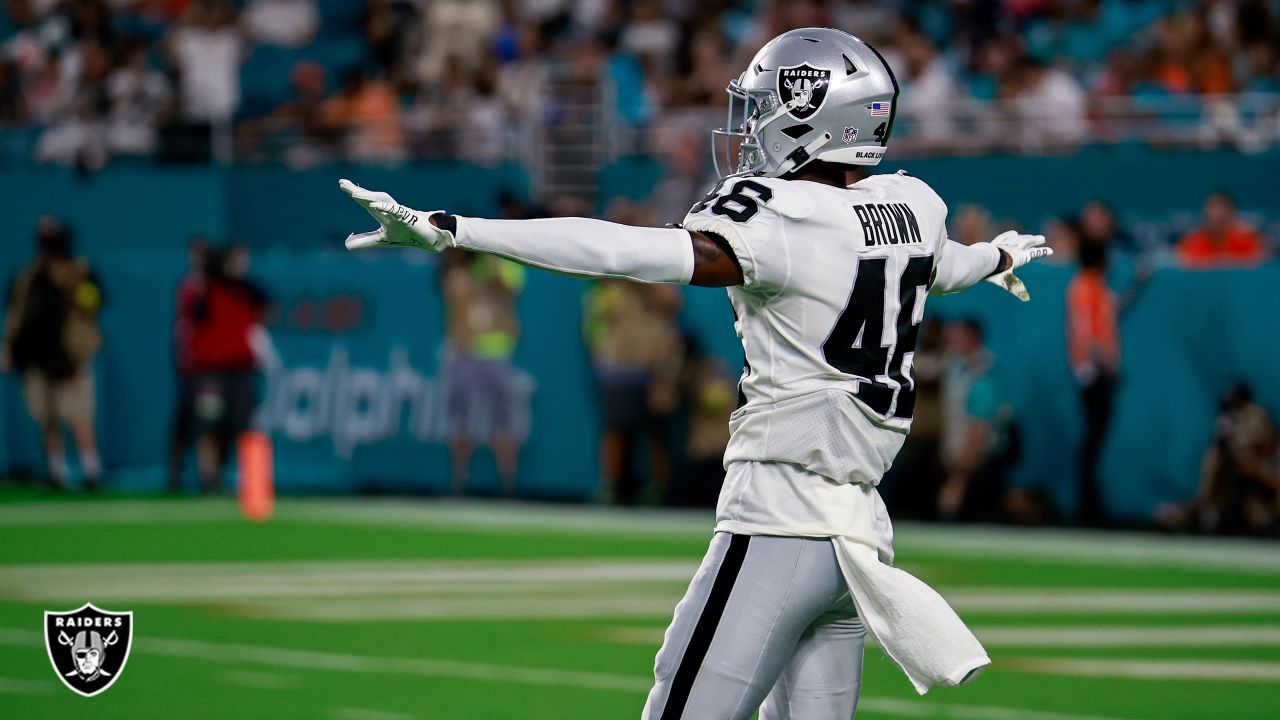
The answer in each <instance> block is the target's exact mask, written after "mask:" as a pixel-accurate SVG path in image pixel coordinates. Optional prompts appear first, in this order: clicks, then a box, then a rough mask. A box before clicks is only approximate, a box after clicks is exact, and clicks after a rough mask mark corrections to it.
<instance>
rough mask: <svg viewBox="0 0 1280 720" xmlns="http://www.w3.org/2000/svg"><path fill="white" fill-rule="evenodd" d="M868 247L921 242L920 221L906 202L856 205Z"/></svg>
mask: <svg viewBox="0 0 1280 720" xmlns="http://www.w3.org/2000/svg"><path fill="white" fill-rule="evenodd" d="M853 211H854V212H855V213H857V215H858V222H860V223H862V235H863V237H864V238H866V242H867V247H872V246H875V245H906V244H908V243H918V242H920V223H919V222H918V221H917V220H916V214H915V213H913V212H911V208H910V207H909V206H908V205H907V204H906V203H885V204H880V203H868V204H866V205H854V206H853Z"/></svg>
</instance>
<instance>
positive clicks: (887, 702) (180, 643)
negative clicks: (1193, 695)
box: [0, 628, 1123, 720]
mask: <svg viewBox="0 0 1280 720" xmlns="http://www.w3.org/2000/svg"><path fill="white" fill-rule="evenodd" d="M39 641H40V638H39V635H38V634H37V633H33V632H27V631H23V630H13V629H9V628H0V645H20V646H21V645H27V644H30V643H35V642H39ZM133 651H134V652H139V653H144V654H151V655H159V656H163V657H176V658H190V659H197V660H202V661H206V662H208V661H213V662H227V663H245V664H252V665H267V666H275V667H288V668H296V669H306V670H326V671H332V672H345V673H372V674H380V675H410V676H418V677H446V678H455V679H466V680H489V681H495V682H500V683H521V684H531V685H543V686H552V687H571V688H578V689H583V690H612V691H619V692H627V693H635V694H640V693H643V692H645V691H646V690H648V689H649V686H650V684H651V680H650V678H648V677H644V676H639V675H620V674H616V673H598V672H582V671H574V670H550V669H545V668H526V667H517V666H510V665H491V664H485V663H471V662H457V661H452V660H429V659H424V658H384V657H369V656H362V655H350V654H344V653H322V652H311V651H305V650H289V649H284V648H276V647H268V646H261V645H224V644H220V643H207V642H200V641H195V640H180V639H159V638H147V637H140V638H136V639H135V647H134V650H133ZM859 707H860V708H862V709H864V710H870V711H872V712H877V713H881V714H885V715H894V716H898V717H908V718H942V719H944V720H1123V719H1122V718H1115V717H1103V716H1096V715H1076V714H1070V713H1055V712H1043V711H1039V710H1025V709H1022V708H1011V707H998V706H989V705H958V704H942V703H933V702H925V701H917V700H897V699H891V698H876V697H864V698H862V699H861V700H859ZM344 711H345V712H347V713H348V714H345V715H338V714H337V713H342V712H344ZM351 711H355V712H356V713H357V714H356V715H351V714H350V712H351ZM359 713H375V714H372V715H368V714H366V715H361V714H359ZM334 717H335V718H341V719H342V720H402V718H409V717H411V716H404V715H398V714H396V713H384V712H383V711H378V710H362V709H360V708H338V709H337V710H335V715H334Z"/></svg>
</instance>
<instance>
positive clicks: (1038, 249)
mask: <svg viewBox="0 0 1280 720" xmlns="http://www.w3.org/2000/svg"><path fill="white" fill-rule="evenodd" d="M991 244H992V245H995V246H996V249H998V250H1000V251H1001V252H1002V253H1004V254H1005V255H1007V256H1008V257H1009V267H1008V268H1006V269H1005V270H1004V272H999V273H996V274H995V275H992V276H991V277H989V278H987V282H989V283H992V284H994V285H997V286H998V287H1002V288H1004V289H1005V290H1008V291H1009V292H1010V293H1012V294H1013V296H1014V297H1016V298H1018V299H1019V300H1021V301H1023V302H1026V301H1028V300H1030V299H1031V294H1030V293H1028V292H1027V286H1026V285H1024V284H1023V282H1022V279H1021V278H1019V277H1018V276H1017V275H1014V274H1013V271H1014V270H1017V269H1018V268H1020V267H1022V266H1023V265H1026V264H1027V263H1029V262H1031V261H1032V260H1039V259H1040V258H1045V257H1049V256H1050V255H1052V254H1053V249H1052V248H1047V247H1045V246H1044V236H1043V235H1023V234H1021V233H1019V232H1018V231H1016V230H1009V231H1008V232H1003V233H1000V234H999V235H997V236H996V237H995V239H993V240H992V241H991Z"/></svg>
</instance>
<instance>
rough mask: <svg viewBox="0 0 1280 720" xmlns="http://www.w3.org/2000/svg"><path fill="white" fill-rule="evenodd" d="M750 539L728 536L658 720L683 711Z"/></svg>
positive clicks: (667, 719)
mask: <svg viewBox="0 0 1280 720" xmlns="http://www.w3.org/2000/svg"><path fill="white" fill-rule="evenodd" d="M750 541H751V536H750V535H734V536H733V537H731V538H730V539H729V549H728V550H726V551H725V553H724V560H722V561H721V562H720V568H719V569H718V570H717V571H716V580H715V582H714V583H713V584H712V585H711V592H710V593H709V594H708V595H707V602H706V604H705V605H703V606H702V614H701V615H699V616H698V624H697V625H695V626H694V628H693V635H691V636H690V637H689V644H688V645H687V646H686V647H685V649H684V655H682V656H681V658H680V666H679V667H678V668H677V669H676V674H675V677H674V678H672V680H671V690H670V692H668V693H667V703H666V705H665V706H664V707H663V709H662V718H661V720H680V716H681V715H682V714H684V706H685V703H687V702H689V693H690V692H692V691H693V681H694V680H696V679H698V671H699V670H701V669H702V661H703V659H704V658H706V656H707V650H708V649H710V647H711V640H712V639H713V638H714V637H715V635H716V627H717V626H718V625H719V624H720V617H721V616H722V615H724V608H725V606H726V605H728V604H729V594H730V593H732V592H733V584H734V582H735V581H737V579H738V572H739V571H740V570H741V569H742V562H743V560H745V559H746V557H747V544H748V543H749V542H750Z"/></svg>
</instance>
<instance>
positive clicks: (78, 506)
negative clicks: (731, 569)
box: [0, 498, 1280, 574]
mask: <svg viewBox="0 0 1280 720" xmlns="http://www.w3.org/2000/svg"><path fill="white" fill-rule="evenodd" d="M236 517H237V511H236V507H235V504H234V503H233V502H231V501H229V500H225V499H193V500H189V501H172V502H161V501H132V500H118V501H117V500H113V501H105V502H94V503H72V504H66V503H56V502H35V503H13V504H9V505H6V506H4V507H0V527H2V526H17V527H21V526H35V527H39V526H63V525H85V524H148V523H154V524H164V523H184V522H226V521H234V520H235V518H236ZM278 517H279V518H280V519H281V520H283V521H286V522H290V521H301V522H311V523H333V524H345V525H358V526H366V525H378V526H386V525H394V526H397V527H409V528H413V527H418V528H433V529H437V528H457V529H459V530H475V529H482V530H484V531H485V532H491V533H512V534H518V533H526V532H529V531H546V532H554V533H570V534H577V533H588V534H598V533H613V534H618V535H629V536H645V537H653V536H663V537H687V538H690V539H700V538H701V539H705V538H709V537H710V535H711V530H712V526H713V525H714V520H713V517H712V514H711V513H710V511H706V510H654V509H622V508H602V507H596V506H585V505H547V504H540V503H501V502H480V501H465V500H462V501H460V500H429V499H423V498H386V499H383V498H377V499H371V498H341V499H331V498H284V499H282V500H281V501H280V503H279V512H278ZM896 530H897V532H896V535H897V545H898V555H899V557H900V558H903V559H909V556H910V555H911V554H913V553H916V552H921V553H928V554H934V555H943V556H949V557H960V558H964V557H969V556H972V555H983V556H987V557H995V558H999V557H1009V558H1025V559H1040V560H1052V561H1054V562H1060V563H1066V564H1075V565H1111V566H1121V567H1150V566H1167V567H1182V568H1188V569H1195V570H1202V571H1206V572H1212V571H1214V570H1233V571H1238V572H1253V573H1262V574H1280V553H1276V552H1275V549H1274V544H1273V543H1268V542H1264V541H1256V540H1246V539H1225V538H1187V537H1168V536H1164V535H1154V534H1147V533H1125V532H1114V533H1110V532H1095V531H1086V530H1061V529H1047V528H1014V527H1005V528H1001V527H988V526H940V525H921V524H915V523H901V524H899V525H898V526H897V529H896Z"/></svg>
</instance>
